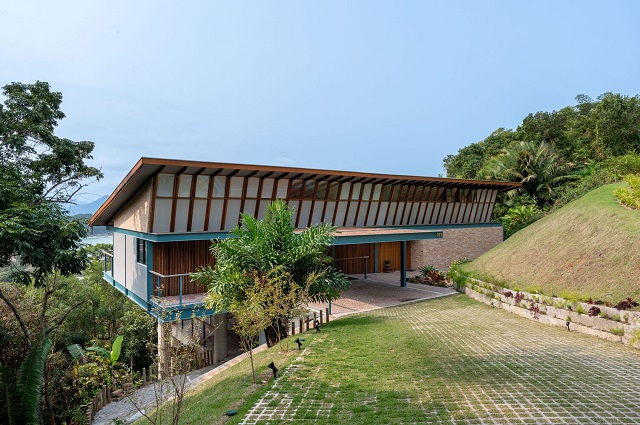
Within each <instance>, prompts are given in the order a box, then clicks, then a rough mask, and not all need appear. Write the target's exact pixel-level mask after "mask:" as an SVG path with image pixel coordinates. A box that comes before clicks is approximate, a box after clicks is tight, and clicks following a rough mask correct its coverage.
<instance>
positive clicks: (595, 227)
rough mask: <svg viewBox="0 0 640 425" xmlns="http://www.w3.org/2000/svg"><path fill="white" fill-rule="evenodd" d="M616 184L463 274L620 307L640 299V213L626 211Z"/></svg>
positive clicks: (563, 210) (548, 220)
mask: <svg viewBox="0 0 640 425" xmlns="http://www.w3.org/2000/svg"><path fill="white" fill-rule="evenodd" d="M625 186H627V184H626V183H616V184H612V185H606V186H602V187H600V188H598V189H595V190H593V191H591V192H589V193H588V194H586V195H585V196H583V197H582V198H580V199H578V200H576V201H574V202H571V203H569V204H567V205H565V206H564V207H562V208H560V209H559V210H558V211H556V212H554V213H553V214H550V215H548V216H547V217H545V218H543V219H541V220H539V221H537V222H535V223H533V224H532V225H530V226H528V227H526V228H524V229H522V230H521V231H519V232H517V233H516V234H515V235H513V236H511V237H510V238H509V239H507V240H506V241H504V242H503V243H501V244H499V245H498V246H496V247H495V248H493V249H492V250H490V251H489V252H487V253H485V254H484V255H482V256H480V257H479V258H478V259H476V260H475V261H473V262H471V263H469V264H464V265H463V269H464V270H466V271H470V272H472V273H474V274H476V275H478V276H479V277H481V278H485V279H488V280H489V281H493V282H497V283H503V284H506V285H508V286H510V287H512V288H517V289H520V290H524V291H529V292H533V291H534V290H542V291H544V293H545V294H547V295H556V296H561V297H563V298H568V299H573V298H578V297H580V298H585V297H586V299H588V298H589V297H592V298H593V299H594V300H597V299H602V300H603V301H610V302H612V303H613V304H614V305H615V304H617V303H618V302H619V301H620V300H622V299H625V298H627V297H632V298H636V297H638V298H640V285H638V282H639V281H640V267H639V266H638V264H640V248H638V247H640V211H638V210H631V209H628V208H624V207H622V206H621V205H620V204H618V202H617V201H616V199H615V197H614V195H613V191H614V189H616V188H618V187H625Z"/></svg>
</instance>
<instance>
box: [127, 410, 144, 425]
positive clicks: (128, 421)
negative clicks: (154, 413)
mask: <svg viewBox="0 0 640 425" xmlns="http://www.w3.org/2000/svg"><path fill="white" fill-rule="evenodd" d="M145 413H146V412H145V410H144V409H141V410H140V411H139V412H137V413H136V414H135V415H133V416H131V417H130V418H129V419H127V423H128V424H132V423H134V422H135V421H137V420H138V419H140V418H141V417H142V416H143V415H144V414H145Z"/></svg>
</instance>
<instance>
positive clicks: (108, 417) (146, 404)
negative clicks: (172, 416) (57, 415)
mask: <svg viewBox="0 0 640 425" xmlns="http://www.w3.org/2000/svg"><path fill="white" fill-rule="evenodd" d="M266 349H267V345H266V344H264V345H261V346H260V347H258V348H256V349H255V350H253V354H257V353H259V352H261V351H262V350H266ZM248 356H249V353H244V354H241V355H239V356H237V357H235V358H233V359H231V360H229V361H227V362H225V363H223V364H222V365H219V366H216V367H214V366H207V367H204V368H202V369H198V370H194V371H192V372H190V373H188V374H187V376H186V380H187V382H186V383H185V391H190V390H192V389H194V388H196V387H198V386H200V385H202V384H204V383H205V382H207V380H209V379H210V378H211V377H212V376H214V375H217V374H218V373H220V372H222V371H223V370H225V369H228V368H230V367H231V366H233V365H235V364H237V363H239V362H241V361H242V360H244V359H245V358H247V357H248ZM180 379H185V378H184V376H179V377H176V382H177V383H180V382H181V381H180ZM170 387H171V385H167V384H165V385H162V384H161V383H155V385H154V384H149V385H146V386H144V387H142V388H139V389H138V390H136V391H135V392H134V394H133V395H132V396H131V399H133V401H135V404H134V403H132V402H131V399H129V398H124V399H122V400H120V401H115V402H112V403H109V404H107V405H106V406H105V407H104V408H102V410H100V411H99V412H98V413H97V414H96V416H95V417H94V418H93V422H92V423H93V425H108V424H115V423H116V421H117V420H119V421H122V422H124V423H133V422H135V421H136V420H138V419H139V418H140V417H141V416H142V414H141V413H140V410H138V407H139V408H140V409H141V410H143V411H144V412H145V413H146V412H149V411H151V410H153V409H155V405H156V397H157V396H159V395H164V397H163V399H165V400H167V399H168V398H169V396H171V395H173V394H171V393H170V391H169V389H170ZM161 391H164V394H162V393H161ZM136 405H137V406H138V407H136Z"/></svg>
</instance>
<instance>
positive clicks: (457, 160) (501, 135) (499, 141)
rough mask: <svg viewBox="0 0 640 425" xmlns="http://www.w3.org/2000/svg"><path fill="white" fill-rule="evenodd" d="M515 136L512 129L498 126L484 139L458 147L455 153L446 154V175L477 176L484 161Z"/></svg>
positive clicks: (466, 177)
mask: <svg viewBox="0 0 640 425" xmlns="http://www.w3.org/2000/svg"><path fill="white" fill-rule="evenodd" d="M515 136H516V133H515V132H514V131H513V130H505V129H504V128H499V129H497V130H495V131H494V132H493V133H491V134H490V135H489V136H488V137H487V138H486V139H484V140H481V141H479V142H477V143H472V144H470V145H469V146H466V147H464V148H462V149H460V150H459V151H458V153H457V154H456V155H448V156H447V157H446V158H445V159H444V164H443V165H444V167H445V169H446V170H447V176H448V177H455V178H460V179H476V178H478V172H479V171H480V169H481V168H482V166H483V165H484V164H485V162H486V161H487V160H488V159H489V158H491V157H493V156H495V155H497V154H499V153H500V151H501V150H502V149H504V148H506V147H507V146H508V145H509V144H510V143H511V142H512V141H513V140H515Z"/></svg>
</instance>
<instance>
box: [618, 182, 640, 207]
mask: <svg viewBox="0 0 640 425" xmlns="http://www.w3.org/2000/svg"><path fill="white" fill-rule="evenodd" d="M624 181H626V182H627V183H628V184H629V187H628V188H626V187H621V188H619V189H616V190H614V191H613V194H614V195H615V197H616V199H617V200H618V202H620V203H621V204H623V205H626V206H627V207H629V208H633V209H636V210H640V175H633V174H629V175H628V176H627V177H625V178H624Z"/></svg>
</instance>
